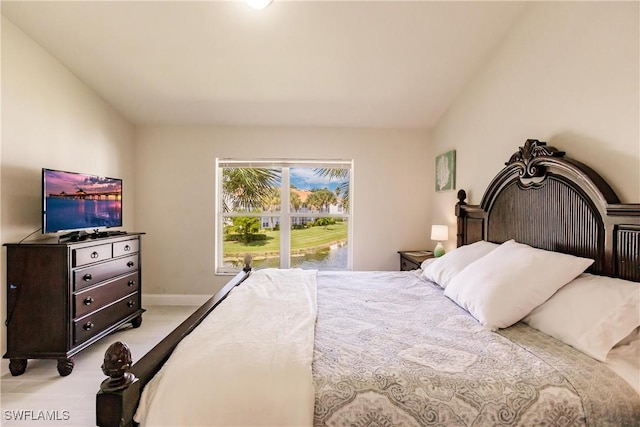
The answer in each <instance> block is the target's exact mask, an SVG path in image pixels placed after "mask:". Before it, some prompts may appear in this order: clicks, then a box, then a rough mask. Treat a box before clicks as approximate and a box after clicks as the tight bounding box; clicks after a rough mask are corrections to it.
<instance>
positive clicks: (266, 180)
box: [222, 168, 280, 212]
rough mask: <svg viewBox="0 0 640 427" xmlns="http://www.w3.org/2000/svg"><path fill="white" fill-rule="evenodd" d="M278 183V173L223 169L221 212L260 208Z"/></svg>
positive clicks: (273, 170) (258, 170)
mask: <svg viewBox="0 0 640 427" xmlns="http://www.w3.org/2000/svg"><path fill="white" fill-rule="evenodd" d="M279 183H280V172H279V171H278V170H275V169H265V168H224V169H223V171H222V200H223V207H222V208H223V210H224V211H225V212H230V211H232V210H238V209H245V210H247V211H252V210H254V209H258V208H261V207H262V206H263V205H264V204H265V202H267V203H268V199H269V197H270V195H271V190H272V189H273V188H274V187H277V186H278V185H279Z"/></svg>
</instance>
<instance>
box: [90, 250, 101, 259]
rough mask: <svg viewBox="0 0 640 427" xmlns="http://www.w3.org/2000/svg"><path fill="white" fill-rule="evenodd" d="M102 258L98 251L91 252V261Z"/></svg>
mask: <svg viewBox="0 0 640 427" xmlns="http://www.w3.org/2000/svg"><path fill="white" fill-rule="evenodd" d="M99 257H100V254H99V253H98V252H96V251H93V252H91V259H97V258H99Z"/></svg>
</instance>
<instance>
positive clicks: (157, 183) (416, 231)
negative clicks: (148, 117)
mask: <svg viewBox="0 0 640 427" xmlns="http://www.w3.org/2000/svg"><path fill="white" fill-rule="evenodd" d="M429 140H430V135H429V133H428V132H427V131H402V130H361V129H292V128H208V127H202V128H198V127H141V128H139V129H138V131H137V136H136V155H135V157H136V159H137V163H136V185H137V187H136V206H137V209H136V225H137V227H138V231H143V232H146V233H147V235H146V236H144V237H143V240H144V253H143V271H144V287H145V292H146V293H154V294H163V293H166V294H211V293H214V292H215V291H217V289H219V287H220V286H222V284H224V283H225V282H226V281H227V280H228V279H229V277H228V276H215V274H214V258H215V253H214V249H215V239H216V236H215V232H214V231H215V230H214V218H215V210H214V204H215V200H214V191H215V185H216V184H215V164H214V161H215V158H216V157H220V158H299V159H306V158H316V157H317V158H328V159H336V158H338V159H354V163H355V166H354V177H353V183H354V189H353V194H352V197H353V207H354V218H353V221H354V238H353V242H349V243H350V244H352V245H353V248H354V253H355V255H354V263H353V266H354V269H356V270H396V269H398V268H399V257H398V254H397V251H398V250H400V249H417V248H424V247H430V248H431V247H433V242H431V241H430V240H429V236H428V228H429V225H430V223H431V222H430V209H429V200H430V193H431V189H432V188H433V185H434V184H433V176H432V175H433V161H432V160H430V159H432V157H433V155H432V152H431V148H430V144H429Z"/></svg>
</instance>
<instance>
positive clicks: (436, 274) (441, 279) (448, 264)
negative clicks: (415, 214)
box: [422, 240, 500, 289]
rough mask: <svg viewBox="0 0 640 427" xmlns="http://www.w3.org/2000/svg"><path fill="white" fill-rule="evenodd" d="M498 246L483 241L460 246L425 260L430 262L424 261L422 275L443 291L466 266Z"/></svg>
mask: <svg viewBox="0 0 640 427" xmlns="http://www.w3.org/2000/svg"><path fill="white" fill-rule="evenodd" d="M498 246H500V245H498V244H497V243H491V242H485V241H484V240H480V241H479V242H475V243H471V244H470V245H464V246H460V247H459V248H456V249H454V250H452V251H451V252H448V253H446V254H444V255H443V256H441V257H440V258H433V259H431V260H426V261H431V262H429V263H427V262H426V261H425V263H423V264H422V270H423V271H422V275H423V276H424V277H425V278H426V279H428V280H431V281H432V282H435V283H437V284H438V285H440V287H441V288H443V289H445V288H446V287H447V285H448V284H449V282H451V279H453V278H454V276H455V275H456V274H458V273H459V272H461V271H462V270H463V269H464V268H465V267H466V266H467V265H469V264H471V263H472V262H474V261H475V260H477V259H479V258H481V257H483V256H485V255H486V254H488V253H489V252H491V251H492V250H494V249H495V248H497V247H498Z"/></svg>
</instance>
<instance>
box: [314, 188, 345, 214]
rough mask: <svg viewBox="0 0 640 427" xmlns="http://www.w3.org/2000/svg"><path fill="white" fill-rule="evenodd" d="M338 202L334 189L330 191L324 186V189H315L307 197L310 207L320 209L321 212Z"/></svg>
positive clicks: (326, 210)
mask: <svg viewBox="0 0 640 427" xmlns="http://www.w3.org/2000/svg"><path fill="white" fill-rule="evenodd" d="M336 203H338V198H337V197H336V194H335V193H334V192H333V191H330V190H329V189H328V188H323V189H322V190H315V191H313V192H312V193H311V194H309V197H308V198H307V205H308V206H309V207H312V208H315V209H318V210H319V211H320V212H322V211H323V210H324V211H325V212H328V211H329V206H331V205H335V204H336Z"/></svg>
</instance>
